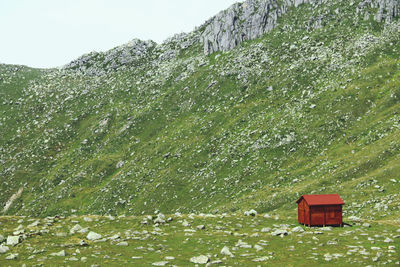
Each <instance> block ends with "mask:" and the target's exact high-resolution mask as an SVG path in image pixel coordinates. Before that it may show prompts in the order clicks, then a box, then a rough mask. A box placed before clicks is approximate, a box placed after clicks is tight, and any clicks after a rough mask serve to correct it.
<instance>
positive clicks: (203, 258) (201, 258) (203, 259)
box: [190, 255, 210, 264]
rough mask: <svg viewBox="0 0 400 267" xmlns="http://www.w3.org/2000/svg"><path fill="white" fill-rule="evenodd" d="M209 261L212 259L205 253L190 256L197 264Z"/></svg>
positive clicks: (191, 260)
mask: <svg viewBox="0 0 400 267" xmlns="http://www.w3.org/2000/svg"><path fill="white" fill-rule="evenodd" d="M209 261H210V258H209V257H207V256H205V255H200V256H196V257H192V258H190V262H193V263H196V264H206V263H207V262H209Z"/></svg>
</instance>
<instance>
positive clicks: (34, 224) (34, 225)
mask: <svg viewBox="0 0 400 267" xmlns="http://www.w3.org/2000/svg"><path fill="white" fill-rule="evenodd" d="M39 224H40V221H39V220H36V221H34V222H33V223H31V224H29V225H28V228H33V227H36V226H38V225H39Z"/></svg>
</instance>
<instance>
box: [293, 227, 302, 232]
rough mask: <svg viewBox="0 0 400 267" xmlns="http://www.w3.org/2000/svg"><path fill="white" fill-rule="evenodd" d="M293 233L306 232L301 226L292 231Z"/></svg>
mask: <svg viewBox="0 0 400 267" xmlns="http://www.w3.org/2000/svg"><path fill="white" fill-rule="evenodd" d="M292 232H294V233H302V232H304V229H303V228H302V227H300V226H297V227H295V228H293V229H292Z"/></svg>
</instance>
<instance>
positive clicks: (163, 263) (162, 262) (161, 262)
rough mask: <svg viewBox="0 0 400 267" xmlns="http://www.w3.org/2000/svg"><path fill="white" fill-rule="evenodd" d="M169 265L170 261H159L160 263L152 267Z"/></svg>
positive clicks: (155, 263) (154, 263)
mask: <svg viewBox="0 0 400 267" xmlns="http://www.w3.org/2000/svg"><path fill="white" fill-rule="evenodd" d="M168 263H169V262H168V261H158V262H153V263H152V264H151V265H153V266H165V265H167V264H168Z"/></svg>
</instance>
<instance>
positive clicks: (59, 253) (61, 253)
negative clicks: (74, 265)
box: [50, 250, 67, 257]
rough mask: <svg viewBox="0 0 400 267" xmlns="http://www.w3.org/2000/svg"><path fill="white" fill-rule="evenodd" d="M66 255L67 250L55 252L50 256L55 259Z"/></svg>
mask: <svg viewBox="0 0 400 267" xmlns="http://www.w3.org/2000/svg"><path fill="white" fill-rule="evenodd" d="M66 255H67V253H66V252H65V250H61V251H60V252H54V253H51V254H50V256H55V257H65V256H66Z"/></svg>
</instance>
